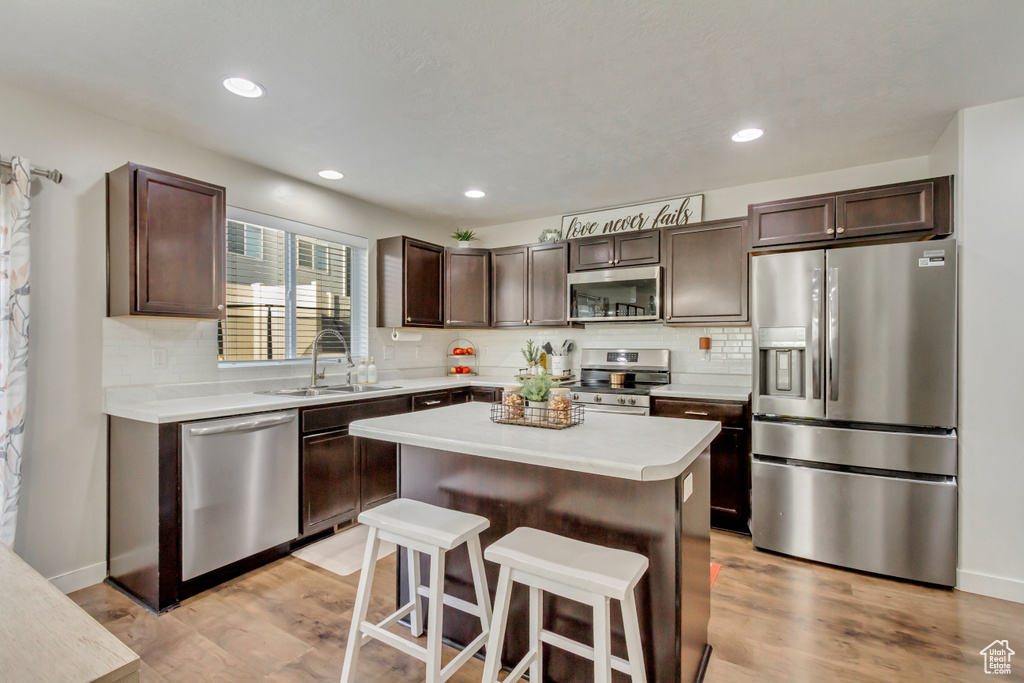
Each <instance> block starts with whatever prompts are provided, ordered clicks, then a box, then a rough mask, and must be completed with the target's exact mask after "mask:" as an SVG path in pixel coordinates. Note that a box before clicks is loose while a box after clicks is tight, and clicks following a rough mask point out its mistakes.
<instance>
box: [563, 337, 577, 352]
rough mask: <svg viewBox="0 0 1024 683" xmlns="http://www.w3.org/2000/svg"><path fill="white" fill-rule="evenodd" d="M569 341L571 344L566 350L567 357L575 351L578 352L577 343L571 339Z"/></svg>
mask: <svg viewBox="0 0 1024 683" xmlns="http://www.w3.org/2000/svg"><path fill="white" fill-rule="evenodd" d="M567 341H568V342H569V346H568V347H567V348H566V350H565V355H566V356H568V355H569V354H570V353H572V352H573V351H575V350H576V342H574V341H572V340H571V339H569V340H567Z"/></svg>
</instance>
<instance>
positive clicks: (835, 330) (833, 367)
mask: <svg viewBox="0 0 1024 683" xmlns="http://www.w3.org/2000/svg"><path fill="white" fill-rule="evenodd" d="M828 397H829V400H831V401H838V400H839V269H838V268H829V269H828Z"/></svg>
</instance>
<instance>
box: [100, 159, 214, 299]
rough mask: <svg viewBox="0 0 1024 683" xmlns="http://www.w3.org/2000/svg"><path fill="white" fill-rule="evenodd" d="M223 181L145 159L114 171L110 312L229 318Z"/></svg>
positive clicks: (109, 181) (110, 179)
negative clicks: (215, 182) (193, 175)
mask: <svg viewBox="0 0 1024 683" xmlns="http://www.w3.org/2000/svg"><path fill="white" fill-rule="evenodd" d="M225 232H226V222H225V204H224V188H223V187H219V186H217V185H211V184H209V183H204V182H202V181H200V180H193V179H192V178H186V177H184V176H180V175H176V174H174V173H167V172H165V171H160V170H158V169H155V168H148V167H146V166H140V165H138V164H131V163H129V164H125V165H124V166H122V167H121V168H119V169H117V170H115V171H111V172H110V173H108V174H107V278H108V295H107V314H108V315H110V316H128V315H139V316H157V317H171V318H213V319H218V318H223V317H224V304H225V301H226V299H225V288H224V259H225V244H224V240H225Z"/></svg>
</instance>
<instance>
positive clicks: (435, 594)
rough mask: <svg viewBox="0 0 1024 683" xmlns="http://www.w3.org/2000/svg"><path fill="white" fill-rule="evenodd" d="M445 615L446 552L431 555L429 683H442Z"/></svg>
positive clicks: (428, 622)
mask: <svg viewBox="0 0 1024 683" xmlns="http://www.w3.org/2000/svg"><path fill="white" fill-rule="evenodd" d="M443 613H444V550H442V549H440V548H437V549H435V550H434V551H432V552H431V553H430V607H429V614H428V615H427V683H441V635H442V634H441V615H442V614H443Z"/></svg>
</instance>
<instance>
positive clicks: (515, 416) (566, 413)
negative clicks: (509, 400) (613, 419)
mask: <svg viewBox="0 0 1024 683" xmlns="http://www.w3.org/2000/svg"><path fill="white" fill-rule="evenodd" d="M585 414H586V413H585V411H584V410H583V405H582V404H580V403H573V404H572V405H571V406H569V407H567V408H538V407H536V406H527V405H523V406H521V405H507V404H505V403H502V402H500V401H499V402H496V403H492V404H491V422H497V423H499V424H506V425H523V426H524V427H539V428H541V429H568V428H569V427H575V426H576V425H578V424H583V416H584V415H585Z"/></svg>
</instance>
